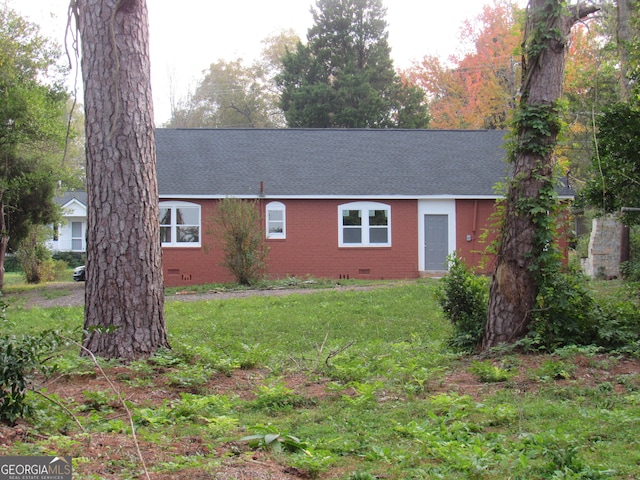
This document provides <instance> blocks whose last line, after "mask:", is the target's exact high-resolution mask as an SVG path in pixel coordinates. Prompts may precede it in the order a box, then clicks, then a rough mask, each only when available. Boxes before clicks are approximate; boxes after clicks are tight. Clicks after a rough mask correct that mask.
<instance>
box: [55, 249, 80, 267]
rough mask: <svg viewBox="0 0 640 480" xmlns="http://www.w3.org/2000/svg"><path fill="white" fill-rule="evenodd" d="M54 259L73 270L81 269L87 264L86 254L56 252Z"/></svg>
mask: <svg viewBox="0 0 640 480" xmlns="http://www.w3.org/2000/svg"><path fill="white" fill-rule="evenodd" d="M52 257H53V259H54V260H62V261H63V262H65V263H66V264H67V265H68V266H69V267H71V268H76V267H79V266H81V265H84V264H85V262H86V257H85V254H84V253H80V252H55V253H54V254H53V255H52Z"/></svg>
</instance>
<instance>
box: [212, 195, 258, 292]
mask: <svg viewBox="0 0 640 480" xmlns="http://www.w3.org/2000/svg"><path fill="white" fill-rule="evenodd" d="M213 222H214V224H215V225H216V227H217V228H216V230H215V231H214V233H215V235H216V236H217V240H218V242H219V243H220V246H221V247H222V251H223V253H224V257H223V261H222V265H223V266H224V267H225V268H226V269H227V270H229V272H231V274H232V275H233V276H234V277H236V279H237V281H238V283H240V284H241V285H253V284H255V283H257V282H258V281H259V280H260V279H261V278H262V277H263V276H264V272H265V268H266V260H267V252H268V248H267V244H266V242H265V239H264V232H263V228H262V220H261V217H260V205H259V203H258V202H253V201H248V200H240V199H237V198H229V197H227V198H225V199H223V200H221V201H220V202H219V203H218V211H217V214H216V216H215V217H213Z"/></svg>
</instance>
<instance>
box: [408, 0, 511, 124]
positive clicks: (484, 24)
mask: <svg viewBox="0 0 640 480" xmlns="http://www.w3.org/2000/svg"><path fill="white" fill-rule="evenodd" d="M522 19H523V11H522V9H520V8H519V7H518V6H517V5H516V4H515V3H513V2H511V1H507V0H495V1H494V3H493V5H485V6H484V8H483V10H482V12H481V13H480V14H479V15H478V17H477V18H476V19H475V20H467V21H466V22H465V23H464V24H463V26H462V28H461V30H460V40H461V42H462V44H463V45H467V46H468V47H469V48H468V51H467V53H465V54H464V55H463V54H458V55H452V56H450V57H449V58H448V59H447V60H443V59H440V58H438V57H435V56H430V55H427V56H425V57H424V58H423V59H422V61H421V62H419V63H416V64H415V65H414V66H413V67H412V68H409V69H407V70H406V71H404V72H403V76H405V77H406V78H408V79H410V80H411V81H412V82H414V83H415V84H416V85H419V86H420V87H421V88H423V89H424V91H425V93H426V97H427V99H428V103H429V110H430V114H431V117H432V119H431V127H432V128H452V129H476V128H490V129H494V128H497V129H501V128H506V127H507V125H508V118H509V112H510V111H512V110H513V109H514V108H515V102H516V96H517V85H516V78H517V75H518V71H519V58H518V56H517V55H518V51H519V47H520V43H521V41H522Z"/></svg>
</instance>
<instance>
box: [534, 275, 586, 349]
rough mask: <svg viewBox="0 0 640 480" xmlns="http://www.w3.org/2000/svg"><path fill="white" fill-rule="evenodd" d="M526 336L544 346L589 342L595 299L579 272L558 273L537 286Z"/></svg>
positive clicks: (548, 347)
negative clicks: (533, 307) (535, 306)
mask: <svg viewBox="0 0 640 480" xmlns="http://www.w3.org/2000/svg"><path fill="white" fill-rule="evenodd" d="M536 300H537V308H536V309H535V310H534V311H533V314H532V321H531V325H530V335H529V336H530V337H531V338H533V339H534V340H535V343H536V344H537V345H539V346H541V347H544V348H547V349H554V348H558V347H563V346H566V345H589V344H591V343H592V342H593V341H594V339H595V337H596V315H594V313H595V311H596V302H595V300H594V298H593V296H592V295H591V292H589V290H588V289H587V288H586V284H585V279H584V277H583V276H581V275H574V274H565V273H558V274H556V275H555V276H553V277H552V278H550V277H547V282H546V284H545V285H543V286H542V287H541V288H540V291H539V292H538V297H537V299H536Z"/></svg>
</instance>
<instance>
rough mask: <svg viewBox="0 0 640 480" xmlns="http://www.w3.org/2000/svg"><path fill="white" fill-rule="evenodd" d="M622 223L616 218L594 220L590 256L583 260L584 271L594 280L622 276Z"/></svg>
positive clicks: (608, 217)
mask: <svg viewBox="0 0 640 480" xmlns="http://www.w3.org/2000/svg"><path fill="white" fill-rule="evenodd" d="M621 227H622V225H621V224H620V222H618V221H617V220H616V218H615V217H614V216H611V215H607V216H604V217H599V218H594V219H593V226H592V229H591V238H590V239H589V256H588V257H587V258H583V259H582V271H583V272H584V273H585V275H588V276H590V277H594V278H617V277H619V276H620V240H621Z"/></svg>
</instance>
